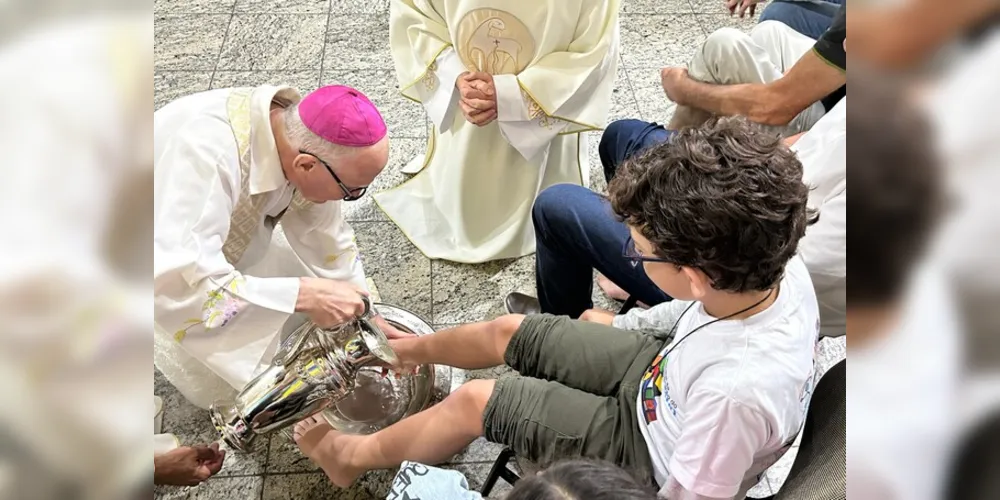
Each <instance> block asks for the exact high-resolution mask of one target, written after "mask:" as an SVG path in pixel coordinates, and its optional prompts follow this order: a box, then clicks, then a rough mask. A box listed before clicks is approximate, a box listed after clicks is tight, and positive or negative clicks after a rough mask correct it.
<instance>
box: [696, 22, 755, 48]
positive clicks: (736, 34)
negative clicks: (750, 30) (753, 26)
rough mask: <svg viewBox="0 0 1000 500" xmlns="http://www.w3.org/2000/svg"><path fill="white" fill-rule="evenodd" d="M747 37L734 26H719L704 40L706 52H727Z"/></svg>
mask: <svg viewBox="0 0 1000 500" xmlns="http://www.w3.org/2000/svg"><path fill="white" fill-rule="evenodd" d="M748 38H749V37H748V36H747V34H746V33H744V32H742V31H740V30H738V29H736V28H728V27H727V28H719V29H717V30H715V31H713V32H712V34H711V35H708V38H707V39H706V40H705V53H706V54H727V53H730V52H732V50H733V49H734V48H735V47H736V46H737V45H738V44H739V43H740V42H742V41H745V40H747V39H748Z"/></svg>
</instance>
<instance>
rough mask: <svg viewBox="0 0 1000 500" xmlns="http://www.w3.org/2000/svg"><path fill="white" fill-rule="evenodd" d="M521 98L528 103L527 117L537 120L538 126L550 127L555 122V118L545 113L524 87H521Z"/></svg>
mask: <svg viewBox="0 0 1000 500" xmlns="http://www.w3.org/2000/svg"><path fill="white" fill-rule="evenodd" d="M521 98H522V99H524V102H526V103H528V119H530V120H532V121H535V120H537V123H538V126H539V127H542V128H552V126H553V125H555V124H556V119H555V118H552V117H551V116H549V115H547V114H545V110H544V109H542V107H541V106H539V105H538V103H537V102H535V100H534V99H533V98H532V97H531V95H529V94H528V93H527V92H525V91H524V89H521Z"/></svg>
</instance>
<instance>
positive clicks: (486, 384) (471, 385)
mask: <svg viewBox="0 0 1000 500" xmlns="http://www.w3.org/2000/svg"><path fill="white" fill-rule="evenodd" d="M495 386H496V381H495V380H470V381H468V382H466V383H464V384H462V386H461V387H459V388H458V389H457V390H455V392H453V393H451V395H450V396H448V401H449V402H450V403H451V404H452V405H453V407H454V408H456V409H458V411H460V412H461V414H462V416H463V419H462V421H463V422H468V424H469V426H470V427H471V428H474V430H476V431H477V433H478V434H481V433H482V424H483V414H484V413H485V412H486V405H487V404H488V403H489V401H490V397H492V396H493V389H494V387H495Z"/></svg>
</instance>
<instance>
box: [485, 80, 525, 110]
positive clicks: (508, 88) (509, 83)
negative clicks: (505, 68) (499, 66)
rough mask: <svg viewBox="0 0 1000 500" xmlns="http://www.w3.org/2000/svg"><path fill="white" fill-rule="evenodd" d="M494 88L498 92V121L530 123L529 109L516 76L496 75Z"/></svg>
mask: <svg viewBox="0 0 1000 500" xmlns="http://www.w3.org/2000/svg"><path fill="white" fill-rule="evenodd" d="M493 86H494V87H495V88H496V91H497V120H499V121H501V122H520V121H528V107H527V106H526V105H525V103H524V98H523V97H522V96H521V86H520V85H519V84H518V83H517V77H516V76H514V75H496V76H494V77H493Z"/></svg>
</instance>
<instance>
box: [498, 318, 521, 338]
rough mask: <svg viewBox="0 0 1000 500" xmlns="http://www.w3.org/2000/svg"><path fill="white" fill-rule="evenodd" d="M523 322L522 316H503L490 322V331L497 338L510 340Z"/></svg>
mask: <svg viewBox="0 0 1000 500" xmlns="http://www.w3.org/2000/svg"><path fill="white" fill-rule="evenodd" d="M523 322H524V315H523V314H504V315H503V316H500V317H498V318H497V319H495V320H493V321H491V322H490V326H491V331H493V332H494V333H496V334H497V335H499V336H502V337H506V338H507V339H510V338H511V337H513V336H514V334H515V333H517V330H519V329H520V328H521V323H523Z"/></svg>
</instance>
